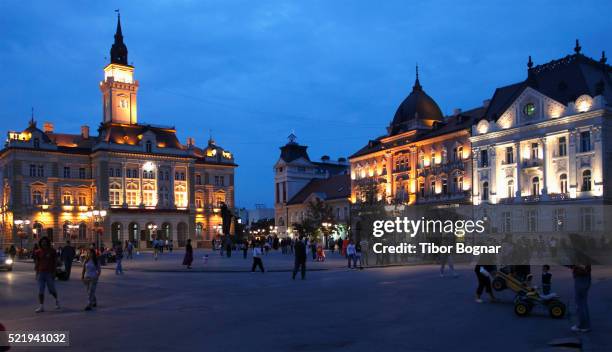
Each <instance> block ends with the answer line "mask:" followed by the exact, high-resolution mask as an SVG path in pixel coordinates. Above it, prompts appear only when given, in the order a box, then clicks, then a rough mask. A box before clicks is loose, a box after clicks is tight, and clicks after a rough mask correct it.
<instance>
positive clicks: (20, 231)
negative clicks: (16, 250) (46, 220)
mask: <svg viewBox="0 0 612 352" xmlns="http://www.w3.org/2000/svg"><path fill="white" fill-rule="evenodd" d="M14 223H15V226H17V236H19V240H20V245H19V246H20V247H21V248H23V238H24V237H25V235H26V233H25V231H24V225H29V224H30V220H27V219H26V220H21V219H17V220H15V221H14Z"/></svg>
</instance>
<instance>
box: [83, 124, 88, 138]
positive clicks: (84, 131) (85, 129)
mask: <svg viewBox="0 0 612 352" xmlns="http://www.w3.org/2000/svg"><path fill="white" fill-rule="evenodd" d="M81 137H83V139H88V138H89V126H87V125H83V126H81Z"/></svg>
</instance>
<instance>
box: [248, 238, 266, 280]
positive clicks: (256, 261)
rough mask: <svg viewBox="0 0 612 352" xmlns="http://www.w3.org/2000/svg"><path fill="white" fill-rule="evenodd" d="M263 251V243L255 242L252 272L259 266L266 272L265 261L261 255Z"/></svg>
mask: <svg viewBox="0 0 612 352" xmlns="http://www.w3.org/2000/svg"><path fill="white" fill-rule="evenodd" d="M262 255H263V252H262V250H261V244H259V243H254V244H253V266H252V267H251V272H253V273H254V272H255V268H257V267H259V269H261V272H262V273H263V272H264V267H263V262H262V261H261V256H262Z"/></svg>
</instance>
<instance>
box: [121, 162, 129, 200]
mask: <svg viewBox="0 0 612 352" xmlns="http://www.w3.org/2000/svg"><path fill="white" fill-rule="evenodd" d="M121 169H122V171H121V183H122V187H123V205H122V206H123V207H124V208H127V206H128V204H127V183H126V182H125V173H126V171H127V167H126V166H125V163H123V164H122V165H121Z"/></svg>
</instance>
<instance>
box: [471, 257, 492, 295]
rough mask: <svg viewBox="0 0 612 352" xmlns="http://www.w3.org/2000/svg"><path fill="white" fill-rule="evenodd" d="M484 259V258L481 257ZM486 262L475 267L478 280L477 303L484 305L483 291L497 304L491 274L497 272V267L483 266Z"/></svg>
mask: <svg viewBox="0 0 612 352" xmlns="http://www.w3.org/2000/svg"><path fill="white" fill-rule="evenodd" d="M481 258H482V257H481ZM481 263H484V261H482V260H481V261H480V262H479V263H478V264H476V266H475V267H474V272H475V273H476V278H477V279H478V288H476V303H482V298H480V296H481V295H482V291H487V293H488V294H489V297H491V302H495V301H496V298H495V296H493V290H492V289H491V274H492V273H493V272H495V270H496V267H495V265H490V264H481Z"/></svg>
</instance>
